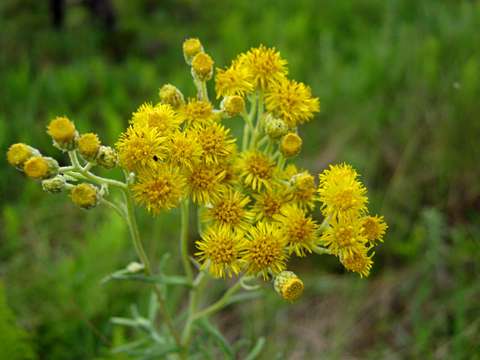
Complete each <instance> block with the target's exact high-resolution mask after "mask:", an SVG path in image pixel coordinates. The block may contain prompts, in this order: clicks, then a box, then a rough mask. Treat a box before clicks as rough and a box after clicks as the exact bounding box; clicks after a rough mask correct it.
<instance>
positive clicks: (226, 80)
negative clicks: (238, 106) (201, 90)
mask: <svg viewBox="0 0 480 360" xmlns="http://www.w3.org/2000/svg"><path fill="white" fill-rule="evenodd" d="M252 81H253V78H252V76H251V74H250V72H249V71H248V69H247V68H245V67H242V66H240V65H239V62H238V61H233V62H232V65H231V66H230V67H228V68H226V69H218V68H217V73H216V75H215V91H216V93H217V98H221V97H225V96H234V95H238V96H241V97H245V95H246V94H249V93H251V92H253V90H254V86H253V83H252Z"/></svg>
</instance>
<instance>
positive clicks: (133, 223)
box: [123, 190, 181, 347]
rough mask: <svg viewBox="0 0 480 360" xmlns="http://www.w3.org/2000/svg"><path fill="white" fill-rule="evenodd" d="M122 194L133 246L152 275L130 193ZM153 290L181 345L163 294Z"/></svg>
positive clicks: (146, 271)
mask: <svg viewBox="0 0 480 360" xmlns="http://www.w3.org/2000/svg"><path fill="white" fill-rule="evenodd" d="M123 195H124V197H125V203H126V219H127V224H128V228H129V230H130V235H131V237H132V241H133V246H134V248H135V251H136V253H137V256H138V258H139V259H140V261H141V262H142V264H143V266H144V269H145V273H146V275H147V276H152V267H151V265H150V261H149V260H148V257H147V254H146V252H145V249H144V247H143V244H142V240H141V239H140V233H139V231H138V226H137V220H136V218H135V209H134V206H133V200H132V197H131V195H130V191H128V190H124V191H123ZM153 290H154V291H155V294H156V296H157V301H158V305H159V310H160V312H161V314H162V316H163V319H164V320H165V324H166V325H167V328H168V330H169V331H170V333H171V334H172V336H173V338H174V340H175V343H176V344H177V346H178V347H181V342H180V337H179V336H178V333H177V331H176V330H175V327H174V326H173V321H172V318H171V317H170V314H169V313H168V310H167V305H166V303H165V299H164V297H163V294H162V292H161V290H160V288H159V286H158V285H155V286H154V287H153Z"/></svg>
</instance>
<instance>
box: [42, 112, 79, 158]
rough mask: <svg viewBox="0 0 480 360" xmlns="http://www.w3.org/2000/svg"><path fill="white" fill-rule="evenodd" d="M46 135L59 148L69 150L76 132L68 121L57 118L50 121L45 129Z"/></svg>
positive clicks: (61, 117) (62, 117)
mask: <svg viewBox="0 0 480 360" xmlns="http://www.w3.org/2000/svg"><path fill="white" fill-rule="evenodd" d="M47 133H48V135H50V136H51V137H52V139H53V140H54V141H55V142H56V143H57V145H58V146H59V147H61V148H68V149H69V150H70V149H71V148H72V147H73V145H74V140H75V137H76V136H77V130H76V129H75V125H74V124H73V122H72V121H70V119H68V118H67V117H64V116H59V117H56V118H55V119H53V120H52V121H50V124H48V127H47Z"/></svg>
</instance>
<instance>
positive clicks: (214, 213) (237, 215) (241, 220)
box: [203, 188, 252, 230]
mask: <svg viewBox="0 0 480 360" xmlns="http://www.w3.org/2000/svg"><path fill="white" fill-rule="evenodd" d="M249 202H250V198H249V197H248V196H245V195H243V194H242V193H240V192H238V191H236V190H233V189H231V188H228V190H224V191H223V192H222V194H221V195H220V197H219V198H218V199H216V200H214V201H213V202H212V204H211V206H209V207H208V208H207V211H206V212H205V213H204V217H203V220H206V221H213V222H215V223H218V224H219V225H222V226H226V227H230V228H232V229H241V230H245V229H247V228H248V226H249V224H250V221H251V220H252V213H251V212H250V211H249V210H247V209H246V207H247V205H248V203H249Z"/></svg>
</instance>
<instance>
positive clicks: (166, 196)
mask: <svg viewBox="0 0 480 360" xmlns="http://www.w3.org/2000/svg"><path fill="white" fill-rule="evenodd" d="M183 55H184V58H185V61H186V63H187V65H188V66H189V67H190V71H191V74H192V78H193V83H194V85H195V87H196V90H197V95H196V96H195V97H185V96H184V95H183V94H182V92H181V91H180V90H179V89H178V88H176V87H175V86H174V85H172V84H165V85H164V86H162V87H161V88H160V90H159V101H158V103H150V102H146V103H144V104H142V105H140V106H139V107H138V109H137V110H136V111H135V112H134V113H133V114H132V116H131V119H130V121H129V125H128V127H127V129H126V130H125V131H124V132H123V133H122V134H121V135H120V136H119V139H118V141H117V143H116V146H115V148H116V150H114V149H112V148H109V147H106V146H103V145H101V143H100V140H99V139H98V136H97V135H96V134H94V133H87V134H82V135H80V134H78V132H77V131H76V129H75V126H74V124H73V122H71V121H70V120H69V119H68V118H66V117H58V118H56V119H54V120H53V121H52V122H51V123H50V125H49V126H48V133H49V134H50V135H51V137H52V138H53V140H54V144H55V146H57V147H58V148H60V149H61V150H62V151H65V152H68V153H69V156H70V157H71V159H72V164H73V167H65V168H61V169H64V173H66V174H67V173H68V171H69V170H71V168H73V170H75V171H77V172H78V171H79V172H80V175H78V176H79V178H78V179H74V180H82V179H85V178H86V179H89V180H91V179H93V180H95V179H96V178H95V176H94V175H92V174H91V173H90V172H89V171H88V170H89V169H90V167H91V166H94V165H96V164H99V165H102V166H104V167H107V168H111V167H114V166H116V165H117V164H118V165H120V166H121V167H122V168H123V169H124V170H125V172H126V174H127V175H126V178H127V184H126V185H125V184H124V183H122V184H121V186H124V187H125V189H127V186H128V189H129V191H131V193H132V195H133V198H134V200H135V201H136V202H137V203H138V204H139V205H142V206H144V207H145V208H146V209H147V210H148V211H149V212H150V213H152V214H154V215H156V214H159V213H160V212H161V211H163V210H169V209H172V208H175V207H178V206H179V205H180V204H181V203H183V204H184V205H185V206H182V209H184V208H187V209H188V205H189V204H190V202H193V203H194V204H195V205H196V207H197V209H198V214H199V232H200V234H199V235H200V237H201V239H199V240H198V241H197V242H196V247H197V250H196V252H195V255H196V257H197V258H198V260H199V261H200V263H201V266H202V268H203V269H206V270H208V271H209V272H210V274H211V275H212V276H214V277H227V276H228V277H231V276H234V275H238V274H240V273H244V274H247V275H251V276H259V277H262V278H263V279H273V280H274V283H275V289H276V291H277V292H278V293H279V294H280V295H281V296H282V297H284V298H285V299H287V300H290V301H293V300H295V299H296V298H298V297H299V296H300V295H301V293H302V291H303V286H304V285H303V282H302V281H301V280H300V279H299V278H298V276H297V275H295V274H294V273H292V272H291V271H288V270H287V264H288V261H289V259H290V257H292V256H297V257H305V256H307V255H309V254H312V253H318V254H321V253H330V254H333V255H335V256H337V257H338V258H339V260H340V262H341V263H342V264H343V265H344V267H345V268H346V269H348V270H351V271H355V272H358V273H359V274H360V275H361V276H367V275H368V274H369V272H370V268H371V265H372V255H373V252H372V248H373V246H374V245H375V244H376V242H377V241H382V240H383V236H384V234H385V231H386V228H387V226H386V224H385V222H384V220H383V218H382V217H379V216H369V215H368V214H367V206H366V205H367V201H368V200H367V196H366V189H365V187H364V186H363V184H361V182H360V181H359V179H358V174H357V173H356V171H355V170H354V169H353V168H352V167H351V166H349V165H345V164H342V165H336V166H331V167H330V168H329V169H327V170H325V171H324V172H323V173H322V174H320V182H319V185H318V186H317V184H316V183H315V177H314V176H313V175H312V174H310V173H309V172H308V171H306V170H303V169H299V168H297V167H296V166H295V165H294V164H293V163H292V160H293V158H294V157H295V156H297V155H298V154H299V153H300V152H301V148H302V143H303V141H302V138H301V136H300V135H299V133H298V128H299V126H300V125H302V124H304V123H306V122H308V121H310V120H311V119H313V117H314V116H315V114H316V113H318V112H319V110H320V103H319V100H318V98H316V97H314V96H312V93H311V90H310V88H309V87H308V86H307V85H305V84H303V83H301V82H297V81H295V80H292V79H289V78H288V68H287V62H286V60H284V59H283V58H282V57H281V55H280V53H279V52H278V51H277V50H275V49H274V48H268V47H265V46H263V45H261V46H259V47H257V48H253V49H250V50H249V51H247V52H245V53H242V54H240V55H238V56H237V57H236V58H235V59H234V60H233V61H232V63H231V65H230V66H229V67H226V68H223V69H216V73H214V61H213V59H212V57H211V56H210V55H209V54H207V53H206V51H205V48H204V46H203V45H202V44H201V42H200V41H199V40H198V39H187V40H186V41H185V42H184V43H183ZM211 79H214V82H215V90H216V99H217V100H218V102H219V104H215V103H214V102H212V101H210V100H209V96H208V93H207V82H208V81H209V80H211ZM227 119H237V120H234V121H243V125H244V127H243V136H242V137H241V138H240V139H239V141H237V139H236V138H235V137H234V136H233V134H232V132H231V130H230V128H229V124H228V121H226V120H227ZM77 152H78V154H80V156H81V159H82V160H83V161H84V163H86V164H85V165H81V164H80V163H79V162H78V159H77V158H76V156H77V155H76V154H77ZM52 160H53V159H49V158H44V157H42V156H41V155H40V153H39V152H38V151H37V150H35V149H33V148H31V147H29V146H27V145H24V144H15V145H12V147H11V148H10V149H9V152H8V161H9V162H10V163H11V164H12V165H13V166H15V167H17V168H19V169H21V170H23V171H24V172H25V173H26V174H27V175H28V176H30V177H32V178H35V179H46V180H48V181H47V182H45V183H44V184H43V186H44V189H46V190H48V191H50V192H57V190H58V189H59V188H60V187H62V186H63V187H67V188H69V189H70V197H71V199H72V200H73V201H74V202H75V203H76V204H77V205H79V206H81V207H83V208H91V207H93V206H95V205H96V204H97V203H98V202H99V201H101V200H104V199H102V196H103V193H104V192H105V191H106V190H105V189H104V188H103V187H101V188H100V189H99V188H97V187H96V186H93V185H91V184H77V185H75V186H73V185H71V184H68V183H67V182H66V180H65V179H67V178H56V177H55V176H56V175H57V173H58V164H55V163H53V161H52ZM60 175H61V174H60ZM71 176H72V175H70V178H71ZM70 178H68V180H71V179H70ZM104 202H105V203H107V204H108V202H106V201H104ZM316 208H319V209H320V211H321V213H322V215H323V222H321V223H320V222H319V221H318V220H317V217H318V216H316V215H315V209H316Z"/></svg>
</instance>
